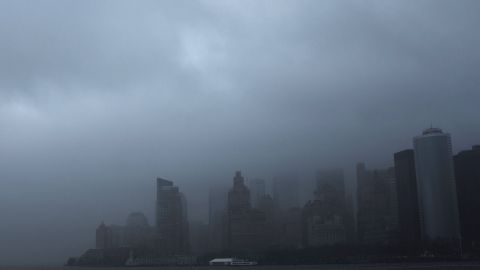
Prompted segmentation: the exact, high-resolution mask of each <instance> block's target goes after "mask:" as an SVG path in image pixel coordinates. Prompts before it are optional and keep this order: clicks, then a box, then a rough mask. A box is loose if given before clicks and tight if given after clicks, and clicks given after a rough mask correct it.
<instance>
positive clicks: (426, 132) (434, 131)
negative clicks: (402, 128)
mask: <svg viewBox="0 0 480 270" xmlns="http://www.w3.org/2000/svg"><path fill="white" fill-rule="evenodd" d="M442 133H443V131H442V130H441V129H439V128H433V127H431V128H427V129H425V130H424V131H423V133H422V134H423V135H429V134H442Z"/></svg>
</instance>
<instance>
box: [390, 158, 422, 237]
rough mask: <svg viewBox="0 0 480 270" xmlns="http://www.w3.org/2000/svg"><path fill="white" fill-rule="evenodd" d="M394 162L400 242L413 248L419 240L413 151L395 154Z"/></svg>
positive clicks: (418, 216)
mask: <svg viewBox="0 0 480 270" xmlns="http://www.w3.org/2000/svg"><path fill="white" fill-rule="evenodd" d="M394 160H395V178H396V181H397V185H396V186H397V194H398V196H397V197H398V223H399V233H400V241H401V243H402V244H403V245H406V246H414V245H416V244H418V243H420V240H421V235H420V214H419V210H418V193H417V177H416V172H415V154H414V151H413V150H412V149H408V150H404V151H400V152H397V153H395V154H394Z"/></svg>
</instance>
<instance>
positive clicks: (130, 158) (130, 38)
mask: <svg viewBox="0 0 480 270" xmlns="http://www.w3.org/2000/svg"><path fill="white" fill-rule="evenodd" d="M479 13H480V2H479V1H475V0H472V1H466V0H462V1H453V0H452V1H439V0H431V1H426V0H421V1H400V0H397V1H384V0H378V1H338V0H331V1H313V0H312V1H297V0H295V1H293V0H292V1H273V0H272V1H244V0H243V1H234V0H229V1H222V0H217V1H168V2H167V1H46V0H42V1H18V0H15V1H13V0H11V1H0V210H1V211H0V213H1V217H2V218H1V220H2V221H1V222H0V261H1V262H2V263H18V262H25V261H26V260H28V261H29V262H31V263H50V262H64V261H65V259H66V258H67V257H68V256H73V255H78V254H80V253H81V252H82V251H83V250H85V249H86V248H88V247H90V246H92V245H93V243H94V230H95V228H96V226H97V225H98V224H99V223H100V222H101V221H102V220H103V221H105V222H106V223H108V224H111V223H117V224H123V223H124V220H125V218H126V216H127V214H128V213H130V212H132V211H143V212H145V214H146V215H147V216H148V218H149V221H150V223H151V224H153V222H154V219H153V209H154V200H155V192H154V187H155V181H154V180H155V178H156V177H157V176H159V177H164V178H167V179H170V180H173V181H175V184H176V185H178V186H179V187H180V188H181V189H182V190H183V191H184V192H185V193H186V196H187V199H188V203H189V207H190V208H189V215H190V219H191V220H202V221H205V220H206V218H207V210H206V208H207V205H206V203H207V196H208V188H209V187H210V186H211V185H216V184H223V185H229V186H230V185H231V181H232V177H233V174H234V171H235V170H242V172H243V173H244V175H246V176H247V177H250V178H257V177H261V178H264V179H271V177H272V176H273V175H274V174H275V173H276V172H278V171H296V172H299V173H300V175H301V176H302V181H303V182H304V183H305V185H306V186H308V185H309V184H308V183H310V182H311V183H313V175H314V172H315V170H317V169H321V168H336V167H340V168H344V169H345V170H347V172H349V171H353V168H354V165H355V163H356V162H357V161H365V162H366V163H367V164H368V165H369V166H372V167H382V166H383V167H385V166H390V165H392V163H393V161H392V160H393V157H392V153H393V152H395V151H399V150H402V149H405V148H409V147H411V144H412V141H411V140H412V137H413V136H415V135H418V134H420V133H421V131H422V130H423V129H424V128H426V127H429V126H430V125H433V126H438V127H441V128H442V129H443V130H445V131H447V132H450V133H451V134H452V139H453V144H454V145H453V147H454V151H455V152H456V151H458V150H461V149H467V148H470V146H471V145H472V144H478V143H479V136H480V125H479V124H478V123H479V115H480V106H479V100H480V91H479V85H480V76H479V70H480V32H479V30H478V28H479V26H480V16H478V14H479ZM349 178H350V179H349V181H353V180H354V179H353V174H351V173H350V175H349Z"/></svg>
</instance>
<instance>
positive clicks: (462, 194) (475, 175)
mask: <svg viewBox="0 0 480 270" xmlns="http://www.w3.org/2000/svg"><path fill="white" fill-rule="evenodd" d="M454 162H455V179H456V184H457V195H458V210H459V216H460V227H461V230H460V231H461V234H462V243H463V246H464V248H465V250H467V251H473V250H476V251H477V252H478V250H480V230H479V229H480V216H479V212H478V211H479V209H480V195H479V194H478V192H479V191H480V146H478V145H477V146H474V147H472V149H471V150H467V151H462V152H460V153H458V154H457V155H456V156H455V157H454Z"/></svg>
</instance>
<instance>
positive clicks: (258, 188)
mask: <svg viewBox="0 0 480 270" xmlns="http://www.w3.org/2000/svg"><path fill="white" fill-rule="evenodd" d="M265 186H266V185H265V180H263V179H253V180H251V181H248V187H249V189H250V195H251V197H252V206H253V207H258V204H259V202H260V200H261V199H262V198H263V197H264V196H265V195H266V191H265V190H266V187H265Z"/></svg>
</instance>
